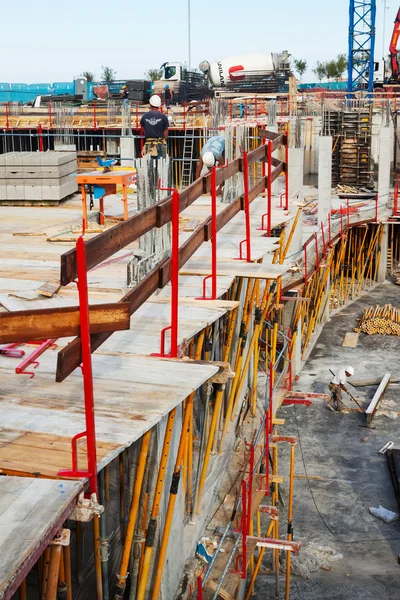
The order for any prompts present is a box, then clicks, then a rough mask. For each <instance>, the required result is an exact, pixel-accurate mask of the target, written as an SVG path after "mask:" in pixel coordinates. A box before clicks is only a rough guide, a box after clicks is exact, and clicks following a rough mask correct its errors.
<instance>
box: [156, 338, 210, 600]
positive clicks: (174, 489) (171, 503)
mask: <svg viewBox="0 0 400 600" xmlns="http://www.w3.org/2000/svg"><path fill="white" fill-rule="evenodd" d="M203 342H204V330H203V331H202V332H201V334H200V336H199V338H198V340H197V348H196V355H197V356H198V355H200V354H201V351H202V348H203ZM194 396H195V392H192V393H191V394H190V396H189V397H188V399H187V401H186V407H185V414H184V418H183V423H182V431H181V436H180V440H179V447H178V453H177V457H176V462H175V468H174V472H173V474H172V481H171V488H170V493H169V500H168V507H167V512H166V516H165V525H164V531H163V533H162V539H161V545H160V552H159V555H158V561H157V565H156V576H155V579H154V584H153V590H152V594H151V600H157V599H158V596H159V593H160V588H161V579H162V574H163V570H164V563H165V559H166V556H167V549H168V542H169V535H170V532H171V526H172V518H173V516H174V509H175V503H176V498H177V495H178V491H179V483H180V478H181V471H182V466H183V452H184V448H185V440H186V435H187V430H188V425H189V419H190V417H191V415H192V410H193V401H194Z"/></svg>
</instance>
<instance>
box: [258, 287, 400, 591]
mask: <svg viewBox="0 0 400 600" xmlns="http://www.w3.org/2000/svg"><path fill="white" fill-rule="evenodd" d="M387 302H391V303H392V304H393V305H394V306H397V307H400V287H399V286H395V285H393V284H391V283H388V282H386V283H385V284H383V285H381V286H379V287H377V288H375V289H374V290H372V291H371V292H370V293H369V294H368V295H366V296H364V297H363V298H362V299H361V300H358V301H357V302H354V303H353V304H351V305H349V306H348V307H347V308H346V309H344V310H343V311H341V312H340V313H338V314H336V315H335V316H333V317H332V318H331V320H330V322H329V323H327V324H326V326H325V327H324V329H323V331H322V333H321V335H320V337H319V339H318V341H317V343H316V345H315V347H314V349H313V351H312V353H311V355H310V358H309V360H308V361H307V363H306V365H305V368H304V370H303V372H302V375H301V377H300V379H299V381H298V382H297V383H296V384H295V386H294V389H295V390H301V391H309V392H320V393H328V390H327V386H328V383H329V381H330V377H331V376H330V373H329V370H328V369H329V368H331V369H332V370H333V371H335V370H337V369H339V368H340V367H342V366H346V365H352V366H353V367H354V369H355V375H354V379H367V378H369V379H370V378H372V377H383V375H384V374H385V373H386V372H390V373H392V375H396V376H400V339H399V338H398V337H395V336H386V337H384V336H367V335H364V334H360V338H359V342H358V345H357V347H356V348H343V347H342V342H343V338H344V336H345V334H346V332H348V331H352V330H353V327H354V326H355V325H356V319H357V318H358V317H360V316H361V314H362V311H363V309H364V307H365V306H370V305H375V304H377V303H379V304H381V305H382V304H385V303H387ZM350 381H351V380H350ZM376 387H377V386H375V387H372V386H371V387H362V388H360V387H359V388H357V389H354V388H351V389H352V392H353V394H354V395H355V396H356V397H357V398H359V399H360V401H361V403H362V404H363V405H366V406H367V405H368V403H369V401H370V400H371V398H372V397H373V395H374V392H375V390H376ZM343 395H344V397H345V398H344V401H345V404H346V406H348V407H349V408H350V407H352V408H357V407H356V405H355V404H354V403H353V402H352V400H350V398H349V397H347V396H346V394H343ZM382 406H383V407H384V408H386V409H387V410H388V411H389V413H396V412H400V384H391V385H390V386H389V388H388V389H387V391H386V393H385V395H384V400H383V402H382ZM277 416H278V417H280V418H285V419H286V424H285V426H284V427H282V428H281V432H282V434H283V435H295V436H297V438H298V444H297V446H296V466H295V472H296V474H300V475H308V476H310V475H312V476H318V477H322V479H318V480H315V479H314V480H311V479H309V480H307V479H295V494H294V519H293V525H294V539H296V540H300V541H302V543H303V550H302V553H301V554H300V555H299V564H300V566H301V565H302V562H303V567H304V558H305V557H306V556H307V554H306V553H307V551H308V550H309V548H310V547H309V543H310V542H316V543H317V544H320V545H323V546H328V547H329V548H331V549H332V551H335V552H337V553H340V554H341V555H342V557H343V558H341V559H338V560H335V561H332V562H330V568H331V570H323V569H321V568H319V566H317V567H316V570H314V571H312V572H310V573H309V577H308V578H305V577H300V576H298V575H294V576H293V577H292V584H291V594H290V598H291V600H328V599H329V600H376V599H377V598H379V599H380V600H398V599H399V598H400V591H399V589H400V588H399V582H400V566H399V564H398V562H397V557H398V555H399V554H400V521H397V522H394V523H391V524H386V523H384V522H383V521H381V520H379V519H377V518H376V517H374V516H372V515H371V514H370V513H369V507H371V506H375V507H377V506H379V505H382V506H384V507H385V508H388V509H390V510H392V511H396V512H400V509H399V506H398V505H397V501H396V497H395V494H394V491H393V487H392V482H391V478H390V473H389V469H388V466H387V459H386V457H385V456H383V455H381V454H378V450H379V449H380V448H381V447H382V446H383V445H384V444H385V443H386V442H387V441H389V440H392V441H394V442H395V443H396V445H397V446H398V447H400V435H399V434H400V417H398V418H389V417H388V416H384V415H382V414H377V415H376V416H375V417H374V420H373V423H372V428H370V429H367V428H365V427H363V425H364V424H365V417H364V415H363V414H362V413H361V412H353V413H349V414H339V413H337V412H331V411H329V410H327V408H326V405H325V402H324V401H322V400H319V399H317V400H315V401H313V404H312V406H311V407H310V408H306V407H305V406H296V407H295V406H288V407H286V406H285V407H282V408H281V409H280V410H279V412H278V415H277ZM393 416H394V414H392V417H393ZM280 448H281V447H280ZM288 459H289V455H288V451H287V449H286V448H283V449H282V450H281V449H280V459H279V472H280V474H282V475H284V476H285V483H284V484H283V486H282V492H283V494H284V497H285V498H287V491H288V490H287V483H286V482H287V475H288V466H289V460H288ZM282 514H283V515H285V509H282ZM285 517H286V515H285V516H284V517H283V519H282V521H281V523H282V524H281V533H282V534H283V535H284V534H285V530H286V525H285ZM268 567H270V557H269V556H266V560H265V562H264V568H266V569H267V568H268ZM280 588H281V591H280V597H281V598H284V597H285V596H284V589H285V586H284V578H283V577H282V579H281V585H280ZM255 590H256V596H254V597H255V598H257V599H258V600H270V599H274V598H277V595H276V592H275V578H272V577H271V576H270V575H266V574H264V575H263V574H260V576H259V577H258V579H257V583H256V588H255Z"/></svg>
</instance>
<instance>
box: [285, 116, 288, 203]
mask: <svg viewBox="0 0 400 600" xmlns="http://www.w3.org/2000/svg"><path fill="white" fill-rule="evenodd" d="M285 162H286V172H285V197H286V206H285V210H289V130H288V128H286V146H285Z"/></svg>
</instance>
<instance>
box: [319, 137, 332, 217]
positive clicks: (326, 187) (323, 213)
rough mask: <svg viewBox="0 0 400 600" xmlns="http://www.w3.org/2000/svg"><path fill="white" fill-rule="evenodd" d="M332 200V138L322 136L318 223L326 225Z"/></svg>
mask: <svg viewBox="0 0 400 600" xmlns="http://www.w3.org/2000/svg"><path fill="white" fill-rule="evenodd" d="M331 200H332V137H331V136H328V135H327V136H320V138H319V150H318V223H321V222H322V223H325V221H326V219H327V218H328V214H329V212H330V210H331Z"/></svg>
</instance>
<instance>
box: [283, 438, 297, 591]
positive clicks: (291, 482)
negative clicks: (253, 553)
mask: <svg viewBox="0 0 400 600" xmlns="http://www.w3.org/2000/svg"><path fill="white" fill-rule="evenodd" d="M294 448H295V444H294V443H291V444H290V475H289V508H288V531H287V539H288V541H291V540H292V539H293V524H292V519H293V488H294ZM290 559H291V555H290V550H287V551H286V588H285V600H289V598H290Z"/></svg>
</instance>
